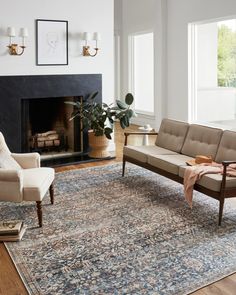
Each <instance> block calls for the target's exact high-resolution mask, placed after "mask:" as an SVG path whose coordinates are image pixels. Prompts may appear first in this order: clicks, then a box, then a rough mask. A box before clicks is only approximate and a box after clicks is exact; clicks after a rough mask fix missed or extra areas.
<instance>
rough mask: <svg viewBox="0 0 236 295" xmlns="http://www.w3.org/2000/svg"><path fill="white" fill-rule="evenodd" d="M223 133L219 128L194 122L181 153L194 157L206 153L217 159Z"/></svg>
mask: <svg viewBox="0 0 236 295" xmlns="http://www.w3.org/2000/svg"><path fill="white" fill-rule="evenodd" d="M222 133H223V131H222V130H221V129H218V128H212V127H207V126H201V125H196V124H192V125H190V127H189V130H188V134H187V137H186V139H185V142H184V145H183V148H182V150H181V153H182V154H184V155H187V156H190V157H194V158H195V157H196V156H197V155H205V156H211V157H212V158H213V159H215V156H216V152H217V148H218V146H219V143H220V139H221V136H222Z"/></svg>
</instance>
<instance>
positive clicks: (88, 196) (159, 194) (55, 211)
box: [0, 164, 236, 295]
mask: <svg viewBox="0 0 236 295" xmlns="http://www.w3.org/2000/svg"><path fill="white" fill-rule="evenodd" d="M55 193H56V196H55V200H56V202H55V205H50V204H49V198H45V199H44V207H43V210H44V213H43V214H44V226H43V228H42V229H39V228H37V227H36V226H37V217H36V210H35V204H28V203H25V204H20V205H17V204H16V205H15V204H9V203H0V209H1V210H0V219H24V220H25V222H26V223H27V225H28V230H27V231H26V234H25V236H24V238H23V240H22V241H21V242H19V243H6V245H7V248H8V251H9V253H10V255H11V256H12V258H13V261H14V263H15V265H16V266H17V269H18V271H19V273H20V275H21V277H22V279H23V281H24V282H25V284H26V286H27V288H28V290H29V292H30V293H31V294H43V295H46V294H53V295H54V294H55V295H60V294H63V295H64V294H71V295H76V294H135V295H139V294H160V295H171V294H174V295H177V294H181V295H183V294H189V293H190V292H192V291H194V290H196V289H198V288H200V287H202V286H204V285H207V284H209V283H211V282H214V281H216V280H218V279H220V278H222V277H224V276H227V275H229V274H230V273H232V272H235V271H236V212H235V210H233V209H231V208H230V206H226V209H225V213H224V218H223V223H222V226H221V227H218V226H217V218H218V202H217V201H215V200H213V199H211V198H208V197H206V196H204V195H201V194H200V193H195V195H194V205H193V210H192V211H191V209H190V208H189V207H188V206H187V204H186V203H185V201H184V198H183V187H182V186H181V185H179V184H177V183H175V182H173V181H170V180H168V179H166V178H164V177H161V176H159V175H157V174H154V173H152V172H149V171H147V170H145V169H142V168H139V167H136V166H134V165H131V164H130V165H128V167H127V172H126V176H125V177H124V178H122V177H121V164H114V165H108V166H102V167H96V168H87V169H81V170H73V171H69V172H63V173H58V174H57V175H56V189H55Z"/></svg>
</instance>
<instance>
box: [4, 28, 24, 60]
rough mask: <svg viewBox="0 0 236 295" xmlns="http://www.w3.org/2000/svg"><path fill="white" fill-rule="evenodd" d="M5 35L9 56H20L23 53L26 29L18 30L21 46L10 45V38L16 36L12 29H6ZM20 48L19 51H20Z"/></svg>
mask: <svg viewBox="0 0 236 295" xmlns="http://www.w3.org/2000/svg"><path fill="white" fill-rule="evenodd" d="M7 35H8V37H9V45H8V46H7V47H8V49H9V54H10V55H22V54H23V53H24V51H25V48H26V46H25V38H26V37H28V29H27V28H21V29H20V36H21V37H22V45H18V44H16V43H12V38H14V37H15V36H16V31H15V28H14V27H9V28H8V29H7ZM19 48H21V51H20V49H19Z"/></svg>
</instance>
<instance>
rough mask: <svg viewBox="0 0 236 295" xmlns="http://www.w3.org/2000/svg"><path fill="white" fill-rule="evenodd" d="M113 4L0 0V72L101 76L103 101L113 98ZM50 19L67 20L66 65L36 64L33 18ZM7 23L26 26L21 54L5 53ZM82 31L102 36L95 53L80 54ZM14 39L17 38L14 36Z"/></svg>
mask: <svg viewBox="0 0 236 295" xmlns="http://www.w3.org/2000/svg"><path fill="white" fill-rule="evenodd" d="M113 5H114V3H113V0H99V1H98V0H90V1H84V0H70V1H65V0H49V1H48V0H33V1H32V0H23V1H16V0H12V1H8V0H1V10H0V75H44V74H45V75H48V74H87V73H89V74H91V73H101V74H102V75H103V100H104V101H107V102H109V101H112V100H113V98H114V81H113V77H114V66H113V60H114V51H113V33H114V7H113ZM36 19H52V20H53V19H54V20H68V22H69V24H68V25H69V65H68V66H36V55H35V52H36V48H35V20H36ZM8 26H14V27H15V28H16V29H17V30H19V29H20V27H28V30H29V37H28V38H27V48H26V50H25V53H24V54H23V55H22V56H10V55H9V54H8V53H7V48H6V46H7V45H8V37H7V36H6V30H7V27H8ZM84 31H88V32H95V31H98V32H100V33H101V35H102V41H100V46H99V47H100V48H101V50H100V51H99V53H98V55H97V56H96V57H94V58H90V57H83V56H81V50H82V46H83V41H81V38H80V34H81V33H82V32H84ZM16 41H17V42H18V41H19V40H18V38H16Z"/></svg>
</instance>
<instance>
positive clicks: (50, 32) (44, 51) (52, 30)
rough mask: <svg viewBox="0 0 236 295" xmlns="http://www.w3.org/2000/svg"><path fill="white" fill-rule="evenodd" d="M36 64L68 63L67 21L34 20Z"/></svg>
mask: <svg viewBox="0 0 236 295" xmlns="http://www.w3.org/2000/svg"><path fill="white" fill-rule="evenodd" d="M36 64H37V65H38V66H49V65H68V21H64V20H46V19H37V20H36Z"/></svg>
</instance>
